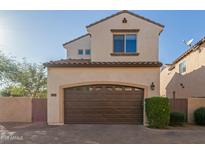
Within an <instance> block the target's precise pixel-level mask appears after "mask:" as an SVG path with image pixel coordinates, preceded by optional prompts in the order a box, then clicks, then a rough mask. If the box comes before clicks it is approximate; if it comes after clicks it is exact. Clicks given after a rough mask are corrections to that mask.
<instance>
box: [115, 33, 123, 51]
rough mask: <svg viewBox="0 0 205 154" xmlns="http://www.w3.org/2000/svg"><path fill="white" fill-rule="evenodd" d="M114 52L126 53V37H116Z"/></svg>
mask: <svg viewBox="0 0 205 154" xmlns="http://www.w3.org/2000/svg"><path fill="white" fill-rule="evenodd" d="M114 52H124V35H114Z"/></svg>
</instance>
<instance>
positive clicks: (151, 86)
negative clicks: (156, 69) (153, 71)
mask: <svg viewBox="0 0 205 154" xmlns="http://www.w3.org/2000/svg"><path fill="white" fill-rule="evenodd" d="M150 88H151V90H154V89H155V85H154V82H152V84H151V85H150Z"/></svg>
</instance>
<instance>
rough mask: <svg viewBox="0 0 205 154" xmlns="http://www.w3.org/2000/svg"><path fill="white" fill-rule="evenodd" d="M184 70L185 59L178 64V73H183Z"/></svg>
mask: <svg viewBox="0 0 205 154" xmlns="http://www.w3.org/2000/svg"><path fill="white" fill-rule="evenodd" d="M184 72H186V61H183V62H182V63H180V64H179V73H184Z"/></svg>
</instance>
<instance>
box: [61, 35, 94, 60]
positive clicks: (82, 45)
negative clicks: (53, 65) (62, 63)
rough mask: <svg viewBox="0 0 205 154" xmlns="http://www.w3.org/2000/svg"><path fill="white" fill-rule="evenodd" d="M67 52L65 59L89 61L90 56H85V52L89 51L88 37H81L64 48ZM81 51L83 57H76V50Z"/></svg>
mask: <svg viewBox="0 0 205 154" xmlns="http://www.w3.org/2000/svg"><path fill="white" fill-rule="evenodd" d="M64 48H65V49H66V50H67V58H68V59H69V58H70V59H90V55H85V50H86V49H90V48H91V47H90V35H87V36H85V37H82V38H80V39H78V40H76V41H74V42H71V43H69V44H67V45H65V46H64ZM79 49H82V50H83V52H84V55H78V50H79Z"/></svg>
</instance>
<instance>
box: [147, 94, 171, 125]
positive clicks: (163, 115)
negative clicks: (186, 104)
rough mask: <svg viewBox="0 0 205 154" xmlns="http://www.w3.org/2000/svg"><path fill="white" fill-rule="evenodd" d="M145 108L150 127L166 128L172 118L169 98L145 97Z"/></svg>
mask: <svg viewBox="0 0 205 154" xmlns="http://www.w3.org/2000/svg"><path fill="white" fill-rule="evenodd" d="M145 109H146V114H147V120H148V125H149V127H153V128H166V127H167V126H168V124H169V119H170V107H169V99H168V98H166V97H152V98H147V99H145Z"/></svg>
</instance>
